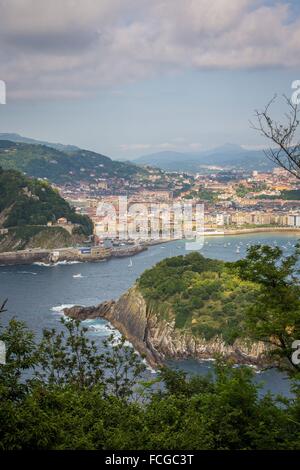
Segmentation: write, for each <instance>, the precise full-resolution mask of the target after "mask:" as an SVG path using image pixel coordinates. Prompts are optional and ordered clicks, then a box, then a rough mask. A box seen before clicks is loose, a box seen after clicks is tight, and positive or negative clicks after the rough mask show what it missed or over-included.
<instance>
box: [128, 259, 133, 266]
mask: <svg viewBox="0 0 300 470" xmlns="http://www.w3.org/2000/svg"><path fill="white" fill-rule="evenodd" d="M132 266H133V262H132V259H131V258H130V260H129V265H128V268H131V267H132Z"/></svg>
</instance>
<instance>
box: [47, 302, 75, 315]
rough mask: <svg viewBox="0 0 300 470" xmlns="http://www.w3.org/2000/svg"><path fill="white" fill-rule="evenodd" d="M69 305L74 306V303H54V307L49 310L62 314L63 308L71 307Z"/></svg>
mask: <svg viewBox="0 0 300 470" xmlns="http://www.w3.org/2000/svg"><path fill="white" fill-rule="evenodd" d="M71 307H74V304H61V305H56V306H55V307H52V308H51V310H52V312H55V313H60V314H62V315H63V314H64V309H65V308H71Z"/></svg>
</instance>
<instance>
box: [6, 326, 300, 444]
mask: <svg viewBox="0 0 300 470" xmlns="http://www.w3.org/2000/svg"><path fill="white" fill-rule="evenodd" d="M63 323H64V329H63V330H62V331H60V332H56V331H55V330H50V331H49V330H48V331H45V332H44V336H43V339H42V340H41V342H40V343H38V344H37V343H36V342H35V341H34V336H33V334H32V333H31V332H30V331H28V330H27V329H26V327H25V325H24V324H22V323H20V322H18V321H16V320H11V322H10V324H9V326H8V327H7V328H3V329H1V330H0V339H1V340H3V341H5V343H6V346H7V364H6V365H1V366H0V449H1V450H8V449H25V450H32V449H114V450H121V449H130V450H138V449H152V450H161V449H162V450H163V449H168V450H169V449H170V450H171V449H181V450H184V449H187V450H193V449H300V393H299V387H297V388H295V392H296V393H295V397H294V398H293V399H290V400H286V399H279V398H278V399H275V398H274V397H272V396H270V395H267V396H265V397H264V398H262V399H261V398H259V396H258V387H257V385H255V384H254V383H253V382H252V372H251V370H250V369H249V368H246V367H241V368H238V369H236V368H232V367H231V366H230V365H226V364H223V363H221V362H218V364H217V366H216V368H215V379H214V380H213V379H212V377H209V376H207V377H200V376H192V377H191V378H187V377H186V375H185V374H184V373H183V372H176V371H172V370H169V369H162V370H161V371H160V374H159V376H158V378H157V379H155V380H152V381H149V380H147V377H146V376H145V367H144V365H143V364H142V363H141V361H140V359H139V358H138V357H137V356H136V354H135V353H134V351H133V350H132V349H131V348H130V347H126V346H125V345H124V341H121V342H120V343H118V344H115V343H114V342H113V343H112V344H110V345H108V344H107V345H106V346H107V348H106V351H104V352H103V353H102V354H100V353H99V351H98V350H97V348H96V345H95V344H94V343H93V342H91V341H89V340H88V338H87V337H86V330H85V329H82V328H81V327H80V325H79V323H78V322H75V321H71V320H70V321H64V322H63ZM108 346H109V347H108ZM155 382H156V384H155Z"/></svg>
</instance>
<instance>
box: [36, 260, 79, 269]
mask: <svg viewBox="0 0 300 470" xmlns="http://www.w3.org/2000/svg"><path fill="white" fill-rule="evenodd" d="M80 263H82V261H57V262H56V263H42V262H40V261H37V262H36V263H33V264H35V265H36V266H44V267H46V268H53V267H54V266H64V265H72V264H80Z"/></svg>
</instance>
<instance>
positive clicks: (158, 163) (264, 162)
mask: <svg viewBox="0 0 300 470" xmlns="http://www.w3.org/2000/svg"><path fill="white" fill-rule="evenodd" d="M134 162H135V163H137V164H139V165H151V166H155V167H158V168H161V169H162V170H165V171H187V172H198V171H201V170H203V169H204V168H205V167H208V166H220V167H225V168H236V169H244V170H261V171H265V170H270V169H272V168H274V166H275V165H274V164H273V163H272V162H271V161H270V160H268V158H267V157H266V156H265V154H264V152H263V151H262V150H246V149H244V148H243V147H241V146H239V145H235V144H225V145H223V146H222V147H217V148H215V149H212V150H206V151H202V152H198V153H192V152H187V153H184V152H172V151H164V152H158V153H152V154H149V155H144V156H142V157H138V158H136V159H134Z"/></svg>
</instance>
